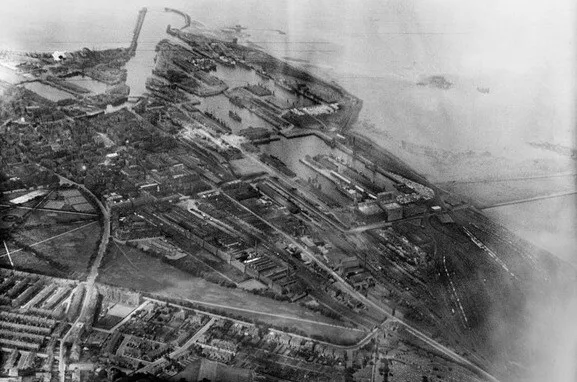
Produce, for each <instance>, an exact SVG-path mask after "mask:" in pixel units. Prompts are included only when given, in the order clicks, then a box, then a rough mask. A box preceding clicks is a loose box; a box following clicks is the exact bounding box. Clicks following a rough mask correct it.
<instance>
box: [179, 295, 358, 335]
mask: <svg viewBox="0 0 577 382" xmlns="http://www.w3.org/2000/svg"><path fill="white" fill-rule="evenodd" d="M185 300H186V301H188V302H191V303H193V304H198V305H207V306H213V307H215V308H221V309H228V310H236V311H239V312H245V313H252V314H260V315H263V316H270V317H277V318H282V319H285V320H291V321H299V322H306V323H309V324H315V325H320V326H330V327H333V328H338V329H346V330H357V331H359V329H356V328H348V327H346V326H341V325H334V324H329V323H326V322H320V321H315V320H309V319H306V318H299V317H294V316H287V315H284V314H275V313H268V312H263V311H260V310H253V309H246V308H239V307H235V306H230V305H223V304H215V303H212V302H206V301H200V300H191V299H188V298H185Z"/></svg>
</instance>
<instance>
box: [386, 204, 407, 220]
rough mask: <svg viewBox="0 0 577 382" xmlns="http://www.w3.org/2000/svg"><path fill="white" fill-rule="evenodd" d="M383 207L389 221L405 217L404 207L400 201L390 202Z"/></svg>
mask: <svg viewBox="0 0 577 382" xmlns="http://www.w3.org/2000/svg"><path fill="white" fill-rule="evenodd" d="M382 207H383V209H384V210H385V213H386V214H387V221H394V220H399V219H401V218H402V217H403V207H401V206H400V205H399V204H398V203H395V202H393V203H388V204H384V205H383V206H382Z"/></svg>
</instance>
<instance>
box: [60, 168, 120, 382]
mask: <svg viewBox="0 0 577 382" xmlns="http://www.w3.org/2000/svg"><path fill="white" fill-rule="evenodd" d="M57 175H58V174H57ZM58 176H59V177H60V181H61V183H69V184H73V185H75V186H77V187H78V188H80V189H82V190H83V191H84V192H86V193H87V194H88V195H90V196H91V197H92V199H93V201H95V202H96V204H97V205H98V208H99V209H100V212H101V214H102V221H103V222H102V223H103V230H102V237H101V240H100V245H99V247H98V253H97V254H96V258H95V259H94V262H93V263H92V266H91V267H90V271H89V273H88V277H87V278H86V282H85V284H86V292H85V294H84V301H83V303H82V309H81V310H80V314H79V316H78V318H77V319H76V321H75V322H74V323H73V324H72V327H71V328H70V330H69V331H68V332H67V333H66V334H65V335H64V337H63V338H62V339H61V340H60V362H59V371H60V381H61V382H65V375H66V366H67V365H66V362H65V361H64V353H65V343H66V340H67V339H68V337H69V336H70V333H71V332H72V330H73V329H74V327H75V326H76V325H77V324H79V323H83V322H84V320H85V319H86V317H85V316H86V312H87V311H88V309H89V307H90V301H91V298H90V297H91V296H92V294H93V293H94V290H95V289H94V282H95V281H96V277H97V276H98V268H99V267H100V263H101V262H102V259H103V257H104V253H105V252H106V247H107V246H108V241H109V240H110V211H108V209H107V208H105V207H104V205H103V204H102V202H101V201H100V200H99V199H98V198H97V197H96V196H95V195H94V194H93V193H92V192H91V191H90V190H88V189H87V188H86V187H84V185H82V184H79V183H76V182H74V181H72V180H70V179H67V178H65V177H63V176H61V175H58Z"/></svg>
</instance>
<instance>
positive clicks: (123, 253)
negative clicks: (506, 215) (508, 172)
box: [0, 8, 574, 382]
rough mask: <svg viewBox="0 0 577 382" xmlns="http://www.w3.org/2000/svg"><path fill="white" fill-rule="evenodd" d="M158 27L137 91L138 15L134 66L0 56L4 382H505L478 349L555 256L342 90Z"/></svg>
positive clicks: (231, 37) (497, 360)
mask: <svg viewBox="0 0 577 382" xmlns="http://www.w3.org/2000/svg"><path fill="white" fill-rule="evenodd" d="M165 11H166V12H170V13H174V14H175V15H178V16H180V17H182V18H183V20H184V24H185V25H184V26H182V27H178V28H177V27H174V26H171V25H169V26H167V28H166V31H165V35H164V37H163V38H161V39H159V41H158V44H157V45H156V49H155V51H154V55H155V57H154V69H153V70H152V71H151V72H150V73H148V77H147V78H144V79H142V80H143V81H145V82H144V86H145V88H146V92H145V93H144V94H141V95H140V94H133V93H131V89H130V87H129V86H128V85H127V84H126V80H127V69H126V68H125V65H126V64H127V63H128V62H130V60H131V59H132V58H133V57H134V56H135V55H137V54H138V39H139V34H140V33H141V29H142V28H143V25H146V18H147V17H149V16H147V9H146V8H144V9H142V10H141V11H140V12H139V14H138V19H137V23H136V26H135V29H134V34H133V39H132V41H131V43H130V44H129V46H128V47H127V48H116V49H108V50H90V49H87V48H85V49H82V50H79V51H73V52H55V53H54V54H53V53H26V54H24V53H14V52H1V53H0V62H1V64H2V67H3V70H9V71H10V72H11V73H13V75H14V76H15V77H16V78H17V80H16V81H15V82H13V83H8V82H1V83H0V91H1V92H2V93H3V95H2V97H0V106H1V114H0V124H1V126H0V142H1V145H2V146H1V147H2V149H1V150H0V160H1V162H0V163H1V164H2V174H0V175H1V176H2V177H1V179H0V191H2V200H0V230H1V231H0V232H1V237H0V240H1V241H2V243H1V244H2V245H1V247H0V248H1V249H0V267H2V269H1V270H0V346H1V351H2V357H0V360H1V363H2V364H1V366H0V374H1V375H2V376H3V377H2V380H3V381H4V380H5V381H10V382H12V381H14V382H20V381H44V382H50V381H54V382H56V381H60V382H69V381H75V382H80V381H104V380H110V381H113V380H121V379H119V378H129V379H130V378H132V377H134V378H137V377H139V378H156V379H153V380H172V381H181V380H185V381H189V382H192V381H197V380H198V381H200V380H203V378H205V379H206V380H212V381H229V380H230V381H266V380H273V381H283V380H288V381H333V380H337V381H383V382H393V381H431V382H432V381H499V380H503V379H504V378H506V379H507V380H517V379H511V378H512V376H513V377H516V376H520V375H522V373H523V371H524V366H523V365H522V360H523V359H525V357H526V352H527V349H526V348H525V347H524V344H523V343H516V342H514V341H512V342H507V343H504V342H503V343H499V344H495V341H494V338H488V337H489V336H488V335H487V333H488V332H489V331H490V330H492V328H494V327H496V326H499V328H500V330H501V332H502V335H503V338H512V337H513V338H514V337H515V336H516V334H517V333H519V332H520V331H522V330H523V328H524V325H525V324H526V322H525V321H524V313H523V307H522V306H514V304H512V303H510V301H515V298H511V296H521V295H523V294H524V293H527V292H526V291H529V290H531V291H533V290H539V289H540V288H541V287H540V285H541V284H543V285H545V284H547V283H549V282H550V280H549V278H548V276H547V273H546V272H542V273H541V276H540V278H538V279H537V280H535V278H534V275H535V273H536V272H537V271H538V270H542V269H549V268H552V267H554V266H555V265H554V264H552V260H550V259H549V258H546V259H545V260H544V257H543V256H540V255H541V254H540V253H539V250H537V249H535V248H533V247H532V246H531V245H529V244H528V243H527V242H525V241H523V240H521V239H519V238H517V237H515V236H514V235H513V234H511V233H509V232H508V231H506V230H505V229H504V228H502V227H499V226H498V225H496V224H494V223H493V222H491V221H490V220H489V219H487V218H485V217H484V216H483V215H482V214H481V213H480V212H479V211H478V210H477V209H476V208H475V207H474V206H471V205H470V204H469V203H468V202H465V201H464V199H462V198H460V197H459V196H457V195H453V194H450V193H448V192H445V191H444V190H442V189H439V188H437V187H436V186H435V185H433V184H430V183H429V182H428V181H427V180H426V179H425V178H423V177H422V176H420V175H419V174H416V173H415V172H414V171H412V170H411V169H410V168H408V167H407V166H406V165H404V164H403V163H402V162H400V161H399V160H397V159H396V158H395V157H394V155H392V154H391V153H388V152H385V151H383V150H382V149H381V148H379V147H377V146H376V145H374V144H373V143H372V142H370V141H368V140H367V139H365V138H363V137H361V136H357V135H356V134H353V133H351V132H350V129H349V128H350V126H351V125H352V124H353V123H354V122H355V121H356V119H357V117H358V114H359V112H360V110H361V108H362V101H361V100H360V99H358V98H356V97H355V96H354V95H352V94H349V93H348V92H347V91H346V90H345V89H343V88H342V87H340V86H339V85H337V84H335V83H333V82H327V81H324V80H322V79H320V78H317V77H315V76H313V75H312V74H310V73H308V72H306V71H304V70H302V69H299V68H297V67H294V66H291V65H289V64H287V63H286V62H284V61H282V60H280V59H278V58H275V57H273V56H271V55H269V54H267V53H264V52H263V51H261V50H259V49H256V48H254V47H251V46H246V45H242V44H240V43H239V42H238V40H237V38H236V37H235V30H236V29H238V30H242V27H240V26H237V27H236V28H232V29H227V30H221V31H215V32H211V33H205V32H206V31H204V30H199V29H194V27H193V26H191V25H192V24H193V22H192V19H191V17H190V16H189V15H188V14H187V13H185V12H182V11H180V10H176V9H170V8H166V9H165ZM279 33H280V32H279ZM57 53H58V54H57ZM73 79H81V80H79V81H73ZM567 272H568V273H569V271H567ZM566 277H567V278H570V277H574V276H572V275H569V274H568V275H567V276H566ZM495 291H499V293H495ZM488 307H491V309H492V312H491V314H489V313H488V310H489V309H488ZM503 317H507V319H506V320H503V319H502V318H503ZM143 375H144V376H145V377H142V376H143ZM4 376H6V378H7V379H5V378H4ZM519 378H520V377H519ZM135 380H136V379H135ZM519 380H522V379H519Z"/></svg>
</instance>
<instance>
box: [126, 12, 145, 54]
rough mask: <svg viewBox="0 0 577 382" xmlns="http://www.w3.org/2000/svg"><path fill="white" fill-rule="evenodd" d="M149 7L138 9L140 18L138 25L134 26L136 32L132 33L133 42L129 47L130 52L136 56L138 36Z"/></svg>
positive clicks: (137, 21)
mask: <svg viewBox="0 0 577 382" xmlns="http://www.w3.org/2000/svg"><path fill="white" fill-rule="evenodd" d="M147 11H148V9H147V8H146V7H144V8H142V9H141V10H140V11H138V18H137V19H136V26H135V27H134V32H133V34H132V42H131V43H130V46H129V47H128V53H129V54H130V55H131V56H134V54H135V53H136V46H137V43H138V37H139V36H140V31H141V30H142V25H143V24H144V18H145V17H146V12H147Z"/></svg>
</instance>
